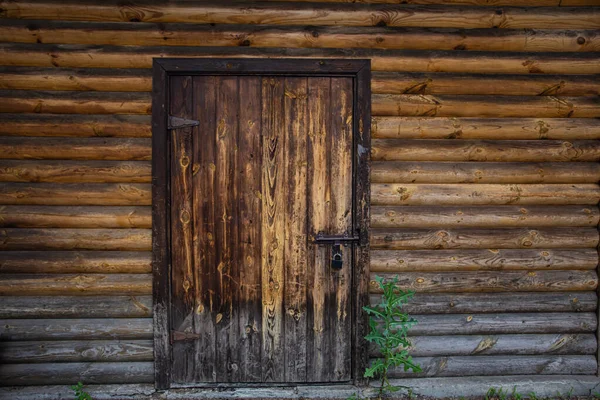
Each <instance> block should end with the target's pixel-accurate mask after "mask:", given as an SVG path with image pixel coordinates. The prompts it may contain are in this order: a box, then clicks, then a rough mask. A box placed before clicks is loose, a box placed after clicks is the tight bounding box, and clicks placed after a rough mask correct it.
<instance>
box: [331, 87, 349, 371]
mask: <svg viewBox="0 0 600 400" xmlns="http://www.w3.org/2000/svg"><path fill="white" fill-rule="evenodd" d="M352 84H353V82H352V78H331V102H330V108H329V115H330V117H331V124H330V128H329V132H328V136H327V147H328V153H329V154H330V155H331V156H330V160H329V161H330V163H331V164H330V166H329V171H330V173H329V177H328V179H329V187H330V190H331V205H330V210H331V216H330V218H329V233H330V234H339V235H343V234H344V233H348V234H349V235H353V234H354V232H353V231H352V230H353V229H352V216H353V212H352V195H353V190H354V187H353V185H352V173H353V171H352V105H353V104H352V101H353V85H352ZM341 250H342V254H343V266H342V269H341V270H338V271H335V270H332V269H330V270H329V290H330V293H329V304H328V307H327V316H328V318H330V320H331V322H330V326H331V330H330V332H329V333H330V335H331V337H330V343H331V346H332V350H333V351H332V353H331V355H332V359H331V360H329V362H330V363H331V368H332V369H333V373H332V376H331V380H332V381H347V380H349V379H350V376H351V360H352V357H351V344H352V343H351V342H352V334H351V332H352V331H351V323H352V306H351V297H350V293H351V289H352V269H353V268H352V261H353V257H352V246H348V247H344V246H342V247H341Z"/></svg>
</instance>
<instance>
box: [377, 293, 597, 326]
mask: <svg viewBox="0 0 600 400" xmlns="http://www.w3.org/2000/svg"><path fill="white" fill-rule="evenodd" d="M370 301H371V304H378V303H380V302H381V295H380V294H371V295H370ZM597 304H598V296H597V295H596V293H594V292H591V291H588V292H564V293H560V292H554V293H552V292H521V293H519V292H515V293H502V292H500V293H416V294H415V296H414V297H412V298H411V299H410V300H409V302H408V303H406V304H404V305H403V306H402V310H403V311H405V312H407V313H409V314H464V313H476V314H477V313H510V312H517V313H519V312H520V313H534V312H541V313H544V312H594V311H595V310H596V306H597ZM451 334H452V333H451Z"/></svg>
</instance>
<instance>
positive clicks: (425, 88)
mask: <svg viewBox="0 0 600 400" xmlns="http://www.w3.org/2000/svg"><path fill="white" fill-rule="evenodd" d="M0 72H1V70H0ZM20 79H22V78H19V77H18V76H15V81H17V82H19V80H20ZM2 80H3V75H2V74H1V73H0V85H1V84H2V83H1V82H2ZM13 85H16V83H15V84H13ZM7 89H8V88H7ZM14 89H19V88H18V87H14ZM40 89H43V88H42V87H40V88H39V89H38V90H40ZM371 90H372V91H373V93H379V94H433V95H437V94H469V95H516V96H597V95H598V94H600V81H599V80H598V79H594V78H593V77H587V76H585V75H581V76H578V75H572V76H565V75H539V76H536V75H530V76H527V77H525V76H522V75H492V76H489V75H488V76H485V75H483V76H482V75H473V74H440V73H404V72H376V73H374V74H373V77H372V80H371Z"/></svg>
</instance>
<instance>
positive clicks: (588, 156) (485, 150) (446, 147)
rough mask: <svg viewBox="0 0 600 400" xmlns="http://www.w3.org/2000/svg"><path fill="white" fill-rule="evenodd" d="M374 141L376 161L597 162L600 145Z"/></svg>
mask: <svg viewBox="0 0 600 400" xmlns="http://www.w3.org/2000/svg"><path fill="white" fill-rule="evenodd" d="M372 144H373V149H372V157H373V160H374V161H508V162H552V161H554V162H567V161H592V162H598V161H599V160H600V145H598V142H597V141H595V140H581V141H579V140H578V141H572V142H569V141H562V140H543V141H540V140H515V141H509V140H502V141H500V140H498V141H492V140H489V141H487V140H435V139H428V140H420V139H411V140H402V139H400V140H399V139H374V140H373V143H372ZM506 167H510V165H509V166H506ZM511 183H515V182H511Z"/></svg>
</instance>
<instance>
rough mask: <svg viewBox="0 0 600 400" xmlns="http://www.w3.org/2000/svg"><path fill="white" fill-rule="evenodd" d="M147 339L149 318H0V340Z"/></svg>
mask: <svg viewBox="0 0 600 400" xmlns="http://www.w3.org/2000/svg"><path fill="white" fill-rule="evenodd" d="M151 338H152V318H97V319H5V320H0V340H14V341H18V340H48V339H51V340H88V339H90V340H91V339H151Z"/></svg>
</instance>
